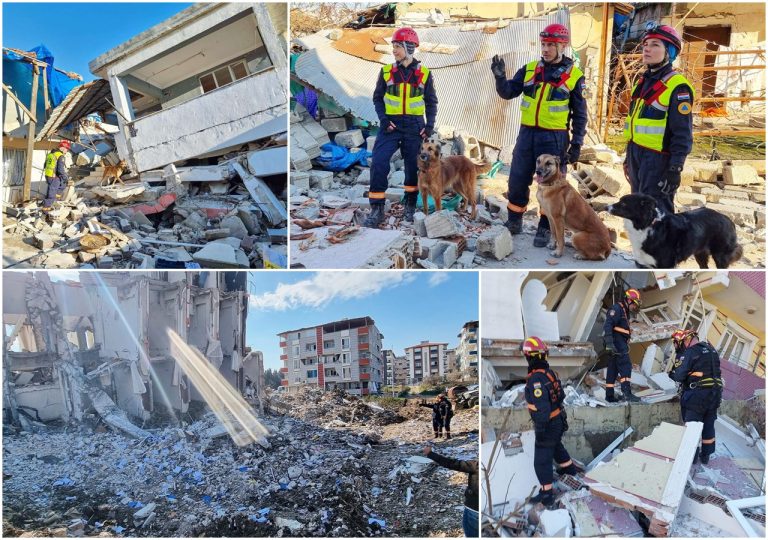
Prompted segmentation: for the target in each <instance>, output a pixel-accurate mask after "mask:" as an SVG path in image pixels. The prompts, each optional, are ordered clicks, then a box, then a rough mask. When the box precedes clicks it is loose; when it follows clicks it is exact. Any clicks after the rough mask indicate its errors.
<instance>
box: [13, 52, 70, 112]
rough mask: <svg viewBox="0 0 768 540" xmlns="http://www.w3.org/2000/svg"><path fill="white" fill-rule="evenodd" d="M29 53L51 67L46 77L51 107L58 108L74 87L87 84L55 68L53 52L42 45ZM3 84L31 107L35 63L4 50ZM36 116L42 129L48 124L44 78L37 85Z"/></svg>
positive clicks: (47, 70)
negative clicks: (46, 122)
mask: <svg viewBox="0 0 768 540" xmlns="http://www.w3.org/2000/svg"><path fill="white" fill-rule="evenodd" d="M29 52H33V53H35V54H36V55H37V59H38V60H40V61H41V62H45V63H46V64H48V68H47V69H46V78H47V79H48V101H50V103H51V107H56V106H57V105H58V104H59V103H61V102H62V101H64V98H66V97H67V94H69V92H70V91H71V90H72V89H73V88H74V87H76V86H80V85H81V84H83V81H80V80H77V79H70V78H69V77H68V76H66V75H64V74H63V73H59V72H58V71H56V70H55V69H54V65H55V64H54V57H53V53H52V52H51V51H49V50H48V47H46V46H45V45H38V46H37V47H35V48H33V49H30V50H29ZM3 83H4V84H5V85H7V86H9V87H10V88H11V89H12V90H13V92H14V93H15V94H16V97H17V98H19V100H20V101H21V102H22V103H23V104H24V105H26V106H29V102H30V100H31V99H32V64H30V63H29V62H26V61H24V57H23V56H20V55H18V54H16V53H14V52H12V51H8V50H4V51H3ZM36 114H37V119H38V125H41V126H42V125H43V123H45V96H44V95H43V81H42V80H41V79H38V83H37V110H36Z"/></svg>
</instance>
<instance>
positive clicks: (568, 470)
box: [557, 463, 579, 476]
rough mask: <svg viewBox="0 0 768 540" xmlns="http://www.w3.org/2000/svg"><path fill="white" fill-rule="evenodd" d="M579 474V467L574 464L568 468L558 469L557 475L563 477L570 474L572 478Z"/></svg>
mask: <svg viewBox="0 0 768 540" xmlns="http://www.w3.org/2000/svg"><path fill="white" fill-rule="evenodd" d="M578 472H579V469H578V467H576V465H575V464H574V463H571V464H570V465H568V466H567V467H558V468H557V474H559V475H563V474H570V475H571V476H574V475H575V474H576V473H578Z"/></svg>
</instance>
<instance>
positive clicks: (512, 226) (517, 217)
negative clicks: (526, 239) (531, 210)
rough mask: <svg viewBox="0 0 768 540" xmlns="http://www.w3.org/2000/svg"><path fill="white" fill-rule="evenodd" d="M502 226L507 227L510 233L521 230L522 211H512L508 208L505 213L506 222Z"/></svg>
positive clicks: (516, 232) (518, 232)
mask: <svg viewBox="0 0 768 540" xmlns="http://www.w3.org/2000/svg"><path fill="white" fill-rule="evenodd" d="M504 226H505V227H506V228H507V229H509V232H510V233H512V234H520V233H521V232H523V213H522V212H513V211H512V210H510V211H509V212H508V214H507V222H506V223H504Z"/></svg>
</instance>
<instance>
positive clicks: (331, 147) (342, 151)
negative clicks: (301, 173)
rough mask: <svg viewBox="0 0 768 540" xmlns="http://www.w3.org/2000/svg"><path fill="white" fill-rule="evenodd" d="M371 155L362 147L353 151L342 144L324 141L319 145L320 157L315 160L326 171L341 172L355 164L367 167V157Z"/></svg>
mask: <svg viewBox="0 0 768 540" xmlns="http://www.w3.org/2000/svg"><path fill="white" fill-rule="evenodd" d="M372 155H373V154H372V153H371V152H369V151H368V150H366V149H364V148H362V149H360V150H359V151H358V152H354V153H353V152H350V151H349V150H348V149H346V148H344V147H343V146H338V145H336V144H333V143H325V144H324V145H322V146H321V147H320V157H319V158H317V162H318V163H319V164H320V166H321V167H322V168H323V169H325V170H327V171H333V172H341V171H346V170H347V169H349V168H350V167H352V166H353V165H356V164H358V165H362V166H363V167H367V166H368V158H369V157H371V156H372Z"/></svg>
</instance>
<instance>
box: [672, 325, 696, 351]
mask: <svg viewBox="0 0 768 540" xmlns="http://www.w3.org/2000/svg"><path fill="white" fill-rule="evenodd" d="M696 335H698V334H697V333H696V331H695V330H691V329H679V330H675V331H674V332H672V344H673V345H674V346H675V349H679V348H680V346H681V345H685V342H686V341H687V340H688V338H690V337H692V336H696Z"/></svg>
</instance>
